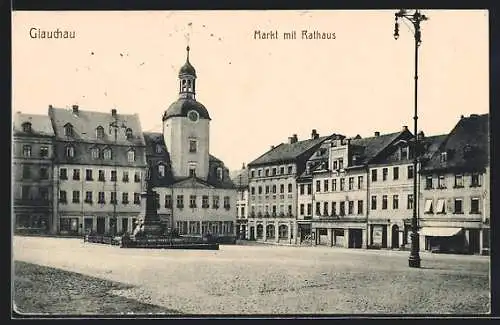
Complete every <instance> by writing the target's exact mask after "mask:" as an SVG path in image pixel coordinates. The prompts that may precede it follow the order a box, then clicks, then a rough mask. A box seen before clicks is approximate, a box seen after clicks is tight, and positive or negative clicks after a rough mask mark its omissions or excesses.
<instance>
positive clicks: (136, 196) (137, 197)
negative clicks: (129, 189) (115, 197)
mask: <svg viewBox="0 0 500 325" xmlns="http://www.w3.org/2000/svg"><path fill="white" fill-rule="evenodd" d="M134 204H137V205H140V204H141V193H134Z"/></svg>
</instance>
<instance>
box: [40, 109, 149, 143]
mask: <svg viewBox="0 0 500 325" xmlns="http://www.w3.org/2000/svg"><path fill="white" fill-rule="evenodd" d="M49 117H50V119H51V121H52V126H53V128H54V131H55V135H56V138H57V139H58V140H70V139H71V140H75V141H82V142H90V143H99V144H109V145H113V144H115V139H114V131H113V128H111V126H110V125H111V123H113V122H115V120H116V119H117V120H118V124H119V126H120V128H119V129H118V132H117V140H116V144H118V145H128V146H144V145H145V142H144V137H143V134H142V128H141V123H140V121H139V115H138V114H133V115H131V114H119V113H117V114H116V117H113V116H112V113H111V112H110V113H104V112H97V111H91V110H82V109H80V108H78V107H76V108H75V109H71V108H70V109H66V108H55V107H49ZM67 124H71V125H72V126H73V134H74V136H73V137H71V138H68V137H67V136H65V133H64V128H65V126H66V125H67ZM99 126H101V127H103V128H104V137H103V139H97V136H96V129H97V127H99ZM122 126H124V127H122ZM126 128H130V129H131V130H132V139H130V140H128V139H127V137H126V132H125V131H126Z"/></svg>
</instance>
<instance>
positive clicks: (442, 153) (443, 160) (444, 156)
mask: <svg viewBox="0 0 500 325" xmlns="http://www.w3.org/2000/svg"><path fill="white" fill-rule="evenodd" d="M446 159H447V154H446V152H441V162H442V163H444V162H446Z"/></svg>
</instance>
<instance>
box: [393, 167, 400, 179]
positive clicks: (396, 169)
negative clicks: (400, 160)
mask: <svg viewBox="0 0 500 325" xmlns="http://www.w3.org/2000/svg"><path fill="white" fill-rule="evenodd" d="M392 178H393V179H394V180H396V179H399V167H394V168H393V169H392Z"/></svg>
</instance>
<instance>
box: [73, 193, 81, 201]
mask: <svg viewBox="0 0 500 325" xmlns="http://www.w3.org/2000/svg"><path fill="white" fill-rule="evenodd" d="M72 202H73V203H80V191H73V201H72Z"/></svg>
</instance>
